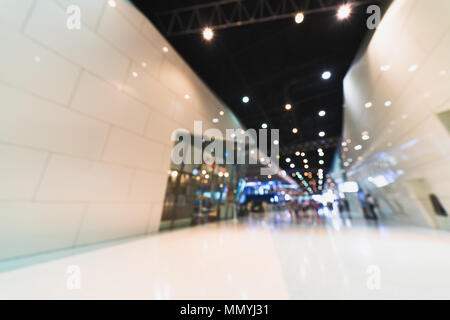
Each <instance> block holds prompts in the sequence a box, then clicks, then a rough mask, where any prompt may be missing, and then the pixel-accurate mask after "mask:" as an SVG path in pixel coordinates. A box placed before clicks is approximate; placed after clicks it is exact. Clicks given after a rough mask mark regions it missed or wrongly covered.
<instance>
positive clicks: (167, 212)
mask: <svg viewBox="0 0 450 320" xmlns="http://www.w3.org/2000/svg"><path fill="white" fill-rule="evenodd" d="M193 148H194V147H193V146H192V149H193ZM225 156H226V154H225ZM218 162H219V161H218ZM245 172H246V166H245V165H227V164H217V163H213V164H206V163H202V164H197V165H195V164H194V165H193V164H185V163H182V164H180V165H176V164H174V163H173V162H172V164H171V167H170V170H169V172H168V178H167V179H168V183H167V191H166V196H165V201H164V208H163V214H162V218H161V224H160V230H168V229H174V228H179V227H186V226H192V225H197V224H202V223H207V222H214V221H218V220H223V219H230V218H233V217H235V216H237V215H238V214H239V211H240V209H241V208H240V201H239V199H240V197H241V194H242V191H243V190H242V189H243V184H244V177H245Z"/></svg>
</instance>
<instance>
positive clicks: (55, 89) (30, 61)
mask: <svg viewBox="0 0 450 320" xmlns="http://www.w3.org/2000/svg"><path fill="white" fill-rule="evenodd" d="M0 41H1V43H3V44H8V45H2V49H1V50H0V81H2V82H5V83H8V84H10V85H13V86H16V87H19V88H24V89H26V90H29V91H31V92H33V93H35V94H37V95H40V96H42V97H44V98H47V99H50V100H52V101H55V102H57V103H61V104H64V105H66V104H67V103H68V101H69V99H70V96H71V94H72V92H73V90H74V87H75V83H76V80H77V78H78V75H79V73H80V69H79V68H78V67H77V66H75V65H73V64H71V63H70V62H68V61H67V60H64V59H63V58H61V57H60V56H58V55H57V54H54V53H53V52H51V51H50V50H48V49H47V48H43V47H41V46H39V45H38V44H36V43H35V42H33V41H32V40H30V39H27V38H25V37H23V36H21V35H19V34H18V33H17V32H13V31H10V30H8V29H4V28H1V27H0ZM49 70H52V72H49Z"/></svg>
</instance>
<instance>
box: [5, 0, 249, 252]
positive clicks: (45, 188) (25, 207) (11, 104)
mask: <svg viewBox="0 0 450 320" xmlns="http://www.w3.org/2000/svg"><path fill="white" fill-rule="evenodd" d="M69 5H78V6H79V8H80V9H81V21H82V25H81V29H80V30H69V29H68V28H67V27H66V22H67V19H68V17H69V15H68V14H67V12H66V9H67V6H69ZM0 42H1V43H2V48H1V50H0V102H1V106H0V259H5V258H11V257H15V256H20V255H26V254H33V253H38V252H42V251H47V250H55V249H61V248H67V247H71V246H78V245H84V244H89V243H94V242H99V241H107V240H112V239H117V238H121V237H127V236H133V235H139V234H145V233H148V232H155V231H157V230H158V228H159V221H160V217H161V213H162V203H163V200H164V194H165V188H166V181H167V170H168V168H169V164H170V149H171V141H170V134H171V133H172V131H173V130H175V129H177V128H186V129H190V130H192V127H193V121H194V120H203V122H204V127H205V128H208V127H212V126H213V124H212V119H213V118H215V117H217V118H219V119H220V122H219V124H217V125H214V126H216V127H218V128H221V129H225V128H240V127H241V126H240V123H239V122H238V121H237V120H236V118H235V117H234V115H233V114H231V112H230V111H229V110H228V109H227V108H226V107H225V106H224V105H223V103H222V102H221V101H219V100H218V99H217V98H216V97H215V96H214V94H213V93H212V92H211V91H210V90H209V89H208V87H207V86H206V85H205V84H203V82H202V81H201V80H200V79H199V78H198V77H197V76H196V74H195V73H194V72H193V71H192V70H191V69H190V67H189V66H188V65H187V64H186V63H185V62H184V61H183V59H182V58H181V57H180V56H179V55H178V54H177V53H176V52H175V50H174V49H173V48H172V47H171V46H170V45H169V44H168V43H167V41H166V39H165V38H164V37H163V36H161V34H159V33H158V31H157V30H156V29H155V27H154V26H153V25H152V24H151V23H150V22H149V21H148V20H147V19H146V18H145V17H144V16H143V15H142V14H141V13H140V12H139V11H138V10H136V9H135V8H134V7H133V6H132V5H131V4H130V3H129V2H128V1H125V0H116V6H115V7H111V6H109V5H108V2H107V1H106V0H20V1H17V0H0ZM163 47H167V48H168V49H169V51H168V52H164V51H163ZM185 95H189V99H186V98H185ZM221 110H223V111H225V115H224V116H220V115H219V112H220V111H221Z"/></svg>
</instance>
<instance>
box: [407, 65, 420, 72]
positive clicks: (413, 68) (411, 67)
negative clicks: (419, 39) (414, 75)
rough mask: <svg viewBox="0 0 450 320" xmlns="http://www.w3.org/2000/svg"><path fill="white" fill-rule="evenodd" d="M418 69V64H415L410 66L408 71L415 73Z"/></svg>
mask: <svg viewBox="0 0 450 320" xmlns="http://www.w3.org/2000/svg"><path fill="white" fill-rule="evenodd" d="M417 68H418V65H417V64H413V65H411V66H409V68H408V71H409V72H414V71H416V70H417Z"/></svg>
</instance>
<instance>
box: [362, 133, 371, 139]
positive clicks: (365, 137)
mask: <svg viewBox="0 0 450 320" xmlns="http://www.w3.org/2000/svg"><path fill="white" fill-rule="evenodd" d="M361 139H363V140H369V139H370V137H369V135H367V134H365V135H363V136H362V137H361Z"/></svg>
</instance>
